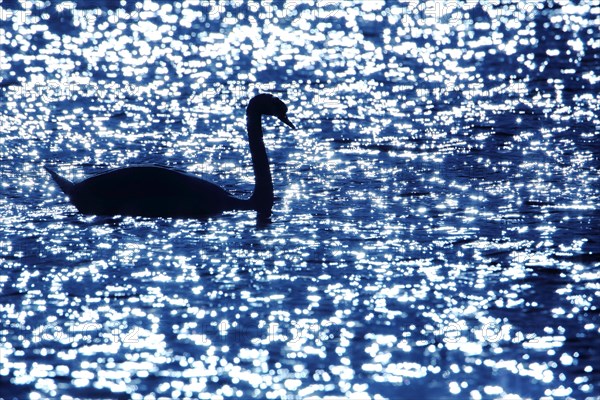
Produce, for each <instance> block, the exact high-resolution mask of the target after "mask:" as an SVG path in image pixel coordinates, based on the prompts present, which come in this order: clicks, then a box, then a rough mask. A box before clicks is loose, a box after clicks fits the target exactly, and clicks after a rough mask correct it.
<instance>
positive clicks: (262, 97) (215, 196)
mask: <svg viewBox="0 0 600 400" xmlns="http://www.w3.org/2000/svg"><path fill="white" fill-rule="evenodd" d="M263 115H273V116H275V117H277V118H279V119H280V120H281V121H283V122H284V123H285V124H286V125H288V126H290V127H291V128H292V129H295V127H294V125H293V124H292V123H291V122H290V120H289V119H288V117H287V106H286V105H285V104H284V103H283V102H282V101H281V100H279V99H278V98H277V97H275V96H272V95H270V94H259V95H257V96H255V97H253V98H252V99H251V100H250V102H249V103H248V107H247V109H246V125H247V129H248V140H249V142H250V153H251V155H252V166H253V168H254V178H255V188H254V192H253V193H252V196H250V198H249V199H240V198H237V197H235V196H233V195H231V194H230V193H228V192H227V191H226V190H225V189H223V188H221V187H219V186H217V185H215V184H214V183H211V182H208V181H206V180H204V179H201V178H198V177H196V176H193V175H191V174H188V173H186V172H182V171H176V170H172V169H170V168H166V167H160V166H153V165H140V166H131V167H126V168H119V169H115V170H111V171H107V172H104V173H100V174H98V175H95V176H92V177H90V178H87V179H85V180H83V181H81V182H79V183H73V182H71V181H69V180H67V179H65V178H63V177H61V176H60V175H58V174H57V173H56V172H54V171H53V170H51V169H50V168H48V167H45V168H46V170H47V171H48V172H49V173H50V175H51V176H52V178H53V179H54V180H55V181H56V183H57V184H58V186H59V187H60V188H61V190H62V191H63V192H65V194H66V195H67V196H68V197H69V199H70V201H71V203H73V204H74V205H75V207H77V209H78V210H79V212H81V213H84V214H94V215H129V216H145V217H176V218H195V217H203V216H207V215H211V214H217V213H220V212H222V211H227V210H256V211H257V212H258V215H260V216H266V217H268V216H270V215H271V209H272V207H273V180H272V178H271V171H270V168H269V159H268V157H267V151H266V149H265V144H264V142H263V130H262V121H261V117H262V116H263Z"/></svg>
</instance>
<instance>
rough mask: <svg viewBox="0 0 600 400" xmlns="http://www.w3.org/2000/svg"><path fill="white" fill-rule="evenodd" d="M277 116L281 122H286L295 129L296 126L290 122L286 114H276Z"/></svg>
mask: <svg viewBox="0 0 600 400" xmlns="http://www.w3.org/2000/svg"><path fill="white" fill-rule="evenodd" d="M278 118H279V119H280V120H281V122H283V123H284V124H286V125H287V126H289V127H290V128H292V129H296V127H295V126H294V124H292V122H291V121H290V120H289V119H288V117H287V115H285V114H284V115H282V116H278Z"/></svg>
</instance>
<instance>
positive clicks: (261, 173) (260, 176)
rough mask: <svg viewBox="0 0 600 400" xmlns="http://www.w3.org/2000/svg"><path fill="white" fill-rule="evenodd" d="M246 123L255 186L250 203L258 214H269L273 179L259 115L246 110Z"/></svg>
mask: <svg viewBox="0 0 600 400" xmlns="http://www.w3.org/2000/svg"><path fill="white" fill-rule="evenodd" d="M246 121H247V125H248V126H247V127H248V139H249V142H250V154H251V155H252V167H253V168H254V179H255V184H256V186H255V188H254V193H253V194H252V197H251V198H250V201H251V202H252V204H253V205H254V208H255V209H256V210H258V211H259V212H263V213H270V212H271V208H272V207H273V179H272V178H271V170H270V168H269V158H268V156H267V150H266V149H265V143H264V141H263V130H262V123H261V114H260V113H256V112H252V111H251V110H248V112H247V114H246Z"/></svg>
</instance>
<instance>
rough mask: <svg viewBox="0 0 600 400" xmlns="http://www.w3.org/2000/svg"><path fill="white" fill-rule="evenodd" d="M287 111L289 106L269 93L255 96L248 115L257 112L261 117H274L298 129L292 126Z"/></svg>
mask: <svg viewBox="0 0 600 400" xmlns="http://www.w3.org/2000/svg"><path fill="white" fill-rule="evenodd" d="M287 111H288V108H287V106H286V105H285V103H284V102H283V101H281V100H280V99H279V98H277V97H275V96H273V95H271V94H268V93H262V94H259V95H256V96H254V97H253V98H252V99H251V100H250V103H248V109H247V111H246V113H251V112H256V113H258V114H261V115H273V116H275V117H277V118H279V119H280V120H281V122H283V123H284V124H286V125H287V126H289V127H291V128H292V129H296V127H295V126H294V124H292V122H291V121H290V120H289V118H288V117H287Z"/></svg>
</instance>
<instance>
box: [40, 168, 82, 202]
mask: <svg viewBox="0 0 600 400" xmlns="http://www.w3.org/2000/svg"><path fill="white" fill-rule="evenodd" d="M44 169H45V170H46V171H48V173H49V174H50V176H52V179H54V181H55V182H56V183H57V184H58V186H59V187H60V189H61V190H62V191H63V192H65V194H67V195H69V194H71V192H72V191H73V187H74V186H75V184H73V182H71V181H70V180H68V179H65V178H63V177H62V176H60V175H59V174H57V173H56V172H54V171H52V170H51V169H50V168H48V167H44Z"/></svg>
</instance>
